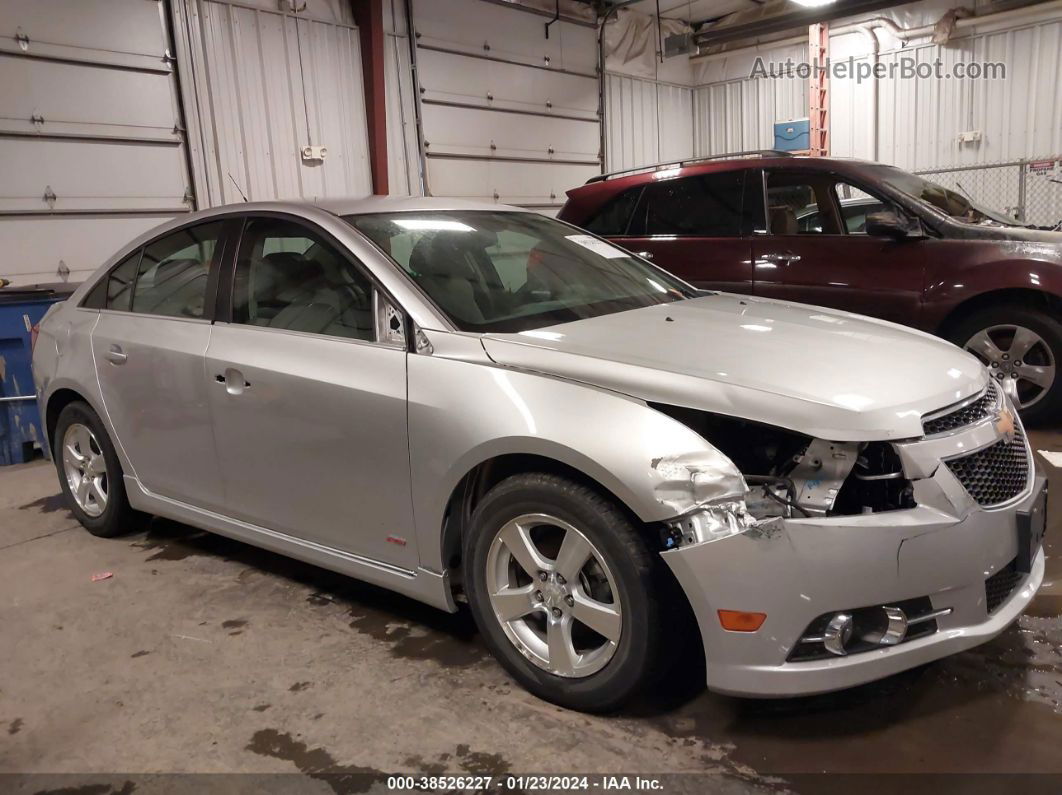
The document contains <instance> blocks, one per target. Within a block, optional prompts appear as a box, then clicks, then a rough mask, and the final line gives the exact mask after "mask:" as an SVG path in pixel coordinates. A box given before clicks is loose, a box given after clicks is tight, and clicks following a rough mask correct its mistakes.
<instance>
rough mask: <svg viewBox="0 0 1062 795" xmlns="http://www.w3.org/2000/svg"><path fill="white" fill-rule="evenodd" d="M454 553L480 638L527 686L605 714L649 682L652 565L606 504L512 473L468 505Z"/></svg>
mask: <svg viewBox="0 0 1062 795" xmlns="http://www.w3.org/2000/svg"><path fill="white" fill-rule="evenodd" d="M463 559H464V561H465V562H464V571H465V587H466V591H467V594H468V597H469V602H470V604H471V607H472V613H473V615H474V616H475V619H476V623H477V625H478V626H479V629H480V631H481V632H482V634H483V637H484V639H485V640H486V643H487V644H488V646H489V647H490V649H491V651H492V652H493V653H494V656H495V657H496V658H497V659H498V660H499V662H501V664H502V665H503V666H504V667H505V668H506V669H507V670H508V671H509V672H510V673H511V674H512V675H513V676H514V677H515V678H516V679H517V680H518V681H520V683H521V684H523V685H524V687H526V688H527V689H528V690H530V691H531V692H532V693H534V694H536V695H537V696H539V697H541V698H544V699H546V700H548V701H552V702H553V703H555V704H560V705H561V706H564V707H569V708H571V709H579V710H587V711H603V710H608V709H613V708H615V707H617V706H620V705H621V704H622V703H624V702H625V701H627V700H628V699H629V698H631V697H632V696H633V695H634V694H635V693H636V692H637V691H639V690H640V689H641V688H642V687H643V686H645V685H646V684H648V683H649V682H650V681H651V678H652V674H653V672H654V670H655V665H656V656H657V652H658V651H659V648H660V642H659V641H660V638H659V634H660V631H661V629H660V628H661V626H662V622H661V621H660V616H659V614H658V610H659V598H658V594H659V590H660V589H659V586H658V583H657V579H656V578H657V567H658V566H659V565H660V564H659V562H658V559H657V558H656V556H655V555H654V554H653V553H652V552H651V551H650V549H649V548H648V546H647V544H646V543H645V540H644V538H643V536H642V534H641V533H639V531H638V528H637V527H636V526H635V524H634V523H633V522H632V520H631V519H630V518H628V516H627V514H626V513H625V512H624V511H623V510H621V509H620V508H619V507H618V506H617V505H616V504H615V503H614V502H613V501H612V500H609V499H607V498H606V497H604V496H603V495H601V494H599V493H597V492H596V491H594V490H593V489H590V488H588V487H586V486H583V485H580V484H578V483H574V482H572V481H570V480H567V479H565V478H561V477H557V476H554V475H546V474H525V475H517V476H514V477H511V478H509V479H507V480H505V481H503V482H502V483H500V484H499V485H497V486H496V487H495V488H494V489H492V490H491V491H490V492H489V493H488V494H487V495H486V496H485V497H484V498H483V500H482V501H481V502H480V504H479V505H478V506H477V507H476V510H475V512H474V514H473V517H472V527H471V529H470V532H469V533H468V534H467V536H466V538H465V544H464V558H463Z"/></svg>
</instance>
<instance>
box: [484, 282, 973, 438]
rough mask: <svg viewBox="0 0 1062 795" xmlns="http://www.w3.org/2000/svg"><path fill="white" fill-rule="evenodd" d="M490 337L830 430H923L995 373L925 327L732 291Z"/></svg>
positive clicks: (487, 343) (562, 364)
mask: <svg viewBox="0 0 1062 795" xmlns="http://www.w3.org/2000/svg"><path fill="white" fill-rule="evenodd" d="M483 346H484V348H485V349H486V352H487V355H488V356H490V358H491V359H492V360H494V361H495V362H497V363H499V364H501V365H504V366H508V367H516V368H520V369H524V370H530V371H534V372H540V373H547V374H550V375H556V376H560V377H563V378H568V379H571V380H575V381H580V382H583V383H587V384H593V385H595V386H600V387H603V388H606V389H610V390H614V391H617V392H621V393H624V394H627V395H630V396H632V397H636V398H639V399H641V400H646V401H653V402H658V403H667V404H671V405H676V406H684V407H688V408H695V409H702V410H705V411H711V412H716V413H719V414H726V415H730V416H733V417H740V418H742V419H746V420H753V421H756V422H762V423H767V424H770V425H776V426H779V427H783V428H789V429H791V430H795V431H799V432H801V433H805V434H808V435H811V436H814V437H816V438H822V439H828V440H831V441H874V440H883V439H904V438H912V437H918V436H921V435H922V434H923V431H922V424H921V416H922V415H923V414H926V413H929V412H932V411H935V410H938V409H941V408H943V407H945V406H948V405H950V404H952V403H955V402H957V401H960V400H963V399H964V398H966V397H968V396H970V395H972V394H974V393H976V392H978V391H979V390H980V389H982V388H983V387H984V385H985V383H986V382H987V380H988V376H987V374H986V372H985V369H984V367H983V366H982V365H981V363H980V362H979V361H978V360H977V359H975V358H974V357H973V356H971V355H969V354H967V353H965V352H963V351H961V350H960V349H958V348H956V347H955V346H954V345H951V344H950V343H947V342H944V341H943V340H940V339H938V338H936V337H932V336H930V335H928V334H924V333H922V332H919V331H913V330H911V329H907V328H904V327H902V326H898V325H895V324H893V323H888V322H885V321H881V320H874V319H871V318H866V317H862V316H860V315H853V314H849V313H846V312H837V311H834V310H828V309H822V308H819V307H813V306H807V305H804V304H791V303H786V302H782V301H774V300H770V299H763V298H751V297H747V296H738V295H729V294H716V295H710V296H706V297H703V298H694V299H690V300H686V301H679V302H676V303H672V304H662V305H659V306H652V307H646V308H644V309H636V310H631V311H628V312H618V313H615V314H611V315H604V316H601V317H596V318H591V319H588V320H579V321H575V322H572V323H564V324H560V325H556V326H550V327H548V328H543V329H536V330H534V331H525V332H520V333H515V334H489V335H486V336H484V337H483ZM558 408H559V410H563V407H558Z"/></svg>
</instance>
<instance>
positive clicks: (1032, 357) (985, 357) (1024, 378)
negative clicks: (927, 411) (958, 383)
mask: <svg viewBox="0 0 1062 795" xmlns="http://www.w3.org/2000/svg"><path fill="white" fill-rule="evenodd" d="M948 337H949V338H950V339H951V341H952V342H954V343H955V344H956V345H959V346H961V347H963V348H965V349H966V350H968V351H969V352H970V353H972V354H973V355H974V356H976V357H977V358H979V359H980V360H981V361H982V362H983V363H984V364H985V366H986V367H987V368H988V370H989V372H990V373H991V374H992V377H993V378H995V379H996V381H997V382H998V383H999V384H1000V385H1002V386H1005V387H1007V389H1008V391H1009V392H1010V394H1011V396H1012V397H1014V402H1015V404H1016V405H1017V407H1018V409H1019V411H1020V412H1021V417H1022V420H1023V421H1024V422H1025V423H1027V424H1030V425H1033V424H1038V423H1042V422H1044V421H1047V420H1051V419H1054V418H1055V417H1057V416H1059V413H1060V412H1062V384H1060V383H1059V382H1060V379H1059V365H1060V364H1062V323H1059V321H1058V320H1057V319H1055V318H1054V317H1052V316H1051V315H1050V314H1048V313H1047V312H1042V311H1040V310H1038V309H1033V308H1031V307H1024V306H1014V305H1005V306H999V307H992V308H989V309H983V310H980V311H978V312H975V313H973V314H971V315H969V316H968V317H965V318H963V319H962V320H961V321H960V322H959V323H958V324H957V325H955V326H954V327H953V328H952V329H951V332H950V333H949V334H948Z"/></svg>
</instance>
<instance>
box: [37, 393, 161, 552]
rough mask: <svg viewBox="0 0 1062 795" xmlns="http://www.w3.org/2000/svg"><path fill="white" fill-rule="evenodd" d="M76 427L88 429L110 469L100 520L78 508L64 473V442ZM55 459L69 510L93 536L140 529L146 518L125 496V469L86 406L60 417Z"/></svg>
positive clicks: (68, 410) (72, 405)
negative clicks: (70, 431)
mask: <svg viewBox="0 0 1062 795" xmlns="http://www.w3.org/2000/svg"><path fill="white" fill-rule="evenodd" d="M75 423H80V424H81V425H84V426H86V427H87V428H88V429H89V430H90V431H91V432H92V435H93V436H94V437H95V440H96V443H97V444H98V446H99V451H100V453H102V455H103V459H104V461H105V462H106V465H107V481H106V485H107V500H106V506H105V507H104V509H103V512H102V513H101V514H100V515H99V516H90V515H89V514H87V513H86V512H85V511H84V510H82V509H81V507H80V506H79V505H78V504H77V500H76V499H74V495H73V492H72V491H71V488H70V482H69V481H68V479H67V477H66V472H65V470H64V465H63V439H64V438H65V436H66V432H67V430H68V429H69V428H70V426H71V425H73V424H75ZM52 456H53V459H54V461H55V466H56V469H57V470H58V473H59V483H60V485H61V486H62V489H63V496H65V497H66V502H67V507H69V508H70V512H71V513H73V514H74V516H75V517H76V518H77V520H78V521H79V522H81V524H82V525H83V526H84V527H85V529H86V530H88V531H89V532H90V533H92V535H94V536H100V537H101V538H114V537H115V536H119V535H123V534H124V533H129V532H132V531H134V530H136V529H138V528H139V527H140V524H141V520H142V519H143V518H144V517H143V514H140V513H138V512H137V511H134V510H133V508H132V507H131V506H130V505H129V500H128V499H127V497H126V493H125V480H124V479H123V477H122V465H121V462H120V461H119V460H118V454H117V453H116V452H115V450H114V444H113V443H112V442H111V437H110V436H109V435H108V434H107V429H106V428H104V426H103V422H102V421H101V420H100V418H99V416H98V415H97V414H96V412H95V411H93V410H92V408H91V407H90V406H89V405H88V404H87V403H83V402H81V401H75V402H73V403H70V404H68V405H67V406H66V407H65V408H64V409H63V410H62V412H61V413H60V414H59V420H58V422H56V424H55V434H54V436H53V438H52Z"/></svg>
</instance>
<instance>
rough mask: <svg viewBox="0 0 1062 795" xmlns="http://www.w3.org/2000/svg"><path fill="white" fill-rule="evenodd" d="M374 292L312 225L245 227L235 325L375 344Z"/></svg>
mask: <svg viewBox="0 0 1062 795" xmlns="http://www.w3.org/2000/svg"><path fill="white" fill-rule="evenodd" d="M372 294H373V286H372V282H370V281H369V279H368V277H367V276H365V275H364V274H363V273H362V272H361V271H360V270H359V269H358V268H357V267H356V266H355V265H354V264H353V263H351V262H350V261H349V260H347V258H346V257H344V256H342V255H340V254H339V253H338V252H337V251H336V249H335V248H333V247H332V245H331V244H329V243H327V242H326V241H325V240H324V239H323V238H322V237H321V236H320V235H318V234H317V233H315V232H314V231H312V230H311V229H309V228H308V227H305V226H303V225H301V224H298V223H295V222H293V221H286V220H283V219H276V218H255V219H251V220H250V221H248V223H247V225H246V226H245V227H244V231H243V239H242V240H241V241H240V254H239V258H238V259H237V262H236V276H235V282H234V285H233V299H232V300H233V306H232V320H233V322H234V323H241V324H244V325H250V326H263V327H265V328H280V329H288V330H290V331H305V332H309V333H313V334H325V335H328V336H331V337H346V338H350V339H362V340H373V339H375V336H376V335H375V333H374V330H373V315H372Z"/></svg>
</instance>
